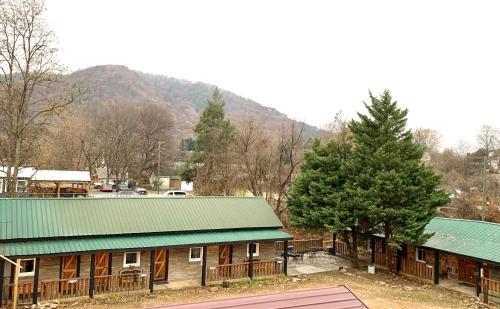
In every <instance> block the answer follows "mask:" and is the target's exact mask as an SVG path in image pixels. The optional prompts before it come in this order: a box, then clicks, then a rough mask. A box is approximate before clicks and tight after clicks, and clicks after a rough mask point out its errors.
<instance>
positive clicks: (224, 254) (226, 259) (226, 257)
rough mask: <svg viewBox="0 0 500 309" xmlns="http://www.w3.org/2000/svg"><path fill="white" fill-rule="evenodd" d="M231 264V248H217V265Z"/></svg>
mask: <svg viewBox="0 0 500 309" xmlns="http://www.w3.org/2000/svg"><path fill="white" fill-rule="evenodd" d="M226 264H231V246H229V245H224V246H219V265H226Z"/></svg>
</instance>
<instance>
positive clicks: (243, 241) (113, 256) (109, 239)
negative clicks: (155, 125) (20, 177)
mask: <svg viewBox="0 0 500 309" xmlns="http://www.w3.org/2000/svg"><path fill="white" fill-rule="evenodd" d="M0 218H1V220H0V254H2V255H4V256H6V257H8V258H10V259H12V260H16V261H18V262H19V263H20V264H21V265H22V267H23V268H22V269H21V270H20V273H19V276H18V284H17V291H18V292H17V294H18V298H19V303H24V304H29V303H34V304H36V303H38V302H43V301H48V300H52V299H62V298H74V297H81V296H89V297H93V296H94V295H96V294H105V293H116V292H122V291H131V290H143V289H144V290H149V291H150V292H153V289H155V286H159V285H161V286H163V287H168V286H169V285H170V284H175V283H177V284H183V285H202V286H204V285H206V284H207V283H210V282H217V281H219V282H220V281H223V280H229V279H238V278H248V277H249V278H252V277H259V276H273V275H277V274H283V273H284V274H286V272H287V259H286V250H285V253H284V257H285V258H284V259H276V257H275V256H276V254H275V253H276V251H275V242H276V241H285V242H287V241H288V240H289V239H291V237H290V235H288V234H287V233H285V232H283V231H282V230H281V228H282V224H281V222H280V220H279V219H278V218H277V217H276V215H275V214H274V212H273V211H272V209H271V207H270V206H269V205H268V204H267V202H266V201H265V200H264V199H262V198H257V197H250V198H249V197H188V198H108V199H106V198H102V199H101V198H93V199H76V198H75V199H33V198H31V199H0ZM285 247H287V246H285ZM15 272H16V267H15V266H13V265H11V264H10V263H6V262H5V261H4V260H2V259H0V278H2V279H3V280H1V281H0V305H2V306H7V305H8V304H9V303H10V302H11V301H12V299H13V293H14V291H15V288H14V287H15V284H14V278H15V277H16V276H15Z"/></svg>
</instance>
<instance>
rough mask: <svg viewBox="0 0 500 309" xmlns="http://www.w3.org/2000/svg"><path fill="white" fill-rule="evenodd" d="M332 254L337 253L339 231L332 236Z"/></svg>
mask: <svg viewBox="0 0 500 309" xmlns="http://www.w3.org/2000/svg"><path fill="white" fill-rule="evenodd" d="M332 254H333V255H337V233H333V237H332Z"/></svg>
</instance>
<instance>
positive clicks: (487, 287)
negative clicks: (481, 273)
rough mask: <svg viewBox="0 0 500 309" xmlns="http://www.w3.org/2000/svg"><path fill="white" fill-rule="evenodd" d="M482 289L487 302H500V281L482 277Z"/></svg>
mask: <svg viewBox="0 0 500 309" xmlns="http://www.w3.org/2000/svg"><path fill="white" fill-rule="evenodd" d="M481 291H483V297H484V298H483V299H484V302H485V303H487V304H488V303H489V302H490V298H491V300H492V302H493V303H496V304H500V281H496V280H493V279H488V278H481Z"/></svg>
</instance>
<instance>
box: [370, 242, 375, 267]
mask: <svg viewBox="0 0 500 309" xmlns="http://www.w3.org/2000/svg"><path fill="white" fill-rule="evenodd" d="M370 243H371V247H372V252H371V254H372V261H371V262H372V265H374V264H375V251H376V250H375V237H373V236H372V237H371V238H370Z"/></svg>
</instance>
